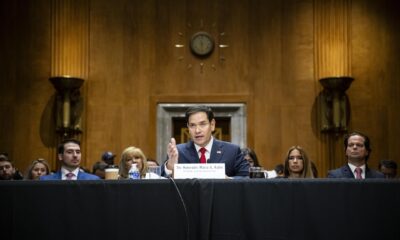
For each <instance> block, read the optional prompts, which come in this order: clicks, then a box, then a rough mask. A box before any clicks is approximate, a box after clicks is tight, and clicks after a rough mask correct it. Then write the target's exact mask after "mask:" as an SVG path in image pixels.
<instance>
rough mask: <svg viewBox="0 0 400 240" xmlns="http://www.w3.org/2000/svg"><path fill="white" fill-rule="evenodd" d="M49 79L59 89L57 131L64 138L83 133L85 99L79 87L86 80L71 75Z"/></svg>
mask: <svg viewBox="0 0 400 240" xmlns="http://www.w3.org/2000/svg"><path fill="white" fill-rule="evenodd" d="M49 80H50V82H51V83H52V84H53V86H54V88H55V89H56V90H57V97H56V126H57V132H58V133H59V134H60V135H61V137H62V138H71V137H74V136H76V135H78V134H81V133H82V130H81V126H80V125H81V116H82V111H83V100H82V97H81V95H80V91H79V88H80V87H81V86H82V84H83V82H84V80H83V79H81V78H76V77H70V76H61V77H51V78H50V79H49Z"/></svg>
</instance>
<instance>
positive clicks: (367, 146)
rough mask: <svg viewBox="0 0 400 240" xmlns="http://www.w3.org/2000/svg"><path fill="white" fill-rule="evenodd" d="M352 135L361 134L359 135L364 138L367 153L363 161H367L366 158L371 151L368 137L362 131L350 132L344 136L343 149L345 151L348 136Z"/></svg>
mask: <svg viewBox="0 0 400 240" xmlns="http://www.w3.org/2000/svg"><path fill="white" fill-rule="evenodd" d="M352 136H361V137H363V138H364V147H365V149H367V151H368V155H367V156H366V157H365V161H367V160H368V158H369V155H371V151H372V149H371V145H370V141H369V137H368V136H367V135H365V134H364V133H361V132H352V133H349V134H347V135H346V136H345V137H344V150H345V151H346V149H347V145H348V143H349V138H350V137H352Z"/></svg>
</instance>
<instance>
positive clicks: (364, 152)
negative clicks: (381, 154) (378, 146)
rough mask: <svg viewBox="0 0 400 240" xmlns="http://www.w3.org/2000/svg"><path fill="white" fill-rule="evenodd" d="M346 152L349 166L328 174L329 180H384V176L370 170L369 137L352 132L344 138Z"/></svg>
mask: <svg viewBox="0 0 400 240" xmlns="http://www.w3.org/2000/svg"><path fill="white" fill-rule="evenodd" d="M344 150H345V154H346V158H347V164H346V165H344V166H342V167H340V168H337V169H334V170H330V171H329V172H328V178H352V179H364V178H384V176H383V174H382V173H380V172H378V171H375V170H372V169H369V168H368V164H367V162H368V158H369V155H370V154H371V151H372V149H371V146H370V141H369V138H368V136H367V135H365V134H363V133H360V132H352V133H350V134H348V135H346V136H345V138H344Z"/></svg>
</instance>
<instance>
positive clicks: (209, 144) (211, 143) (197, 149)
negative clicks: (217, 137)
mask: <svg viewBox="0 0 400 240" xmlns="http://www.w3.org/2000/svg"><path fill="white" fill-rule="evenodd" d="M213 142H214V137H213V136H211V140H210V141H209V142H208V143H207V145H206V146H205V147H204V148H205V149H206V150H207V152H209V153H210V152H211V148H212V145H213ZM194 147H195V148H196V152H199V151H200V148H202V147H200V146H199V145H197V144H194Z"/></svg>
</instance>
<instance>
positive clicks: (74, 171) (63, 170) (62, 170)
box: [61, 167, 80, 179]
mask: <svg viewBox="0 0 400 240" xmlns="http://www.w3.org/2000/svg"><path fill="white" fill-rule="evenodd" d="M79 171H80V169H79V168H75V169H74V170H73V171H69V170H68V169H66V168H64V167H61V179H66V178H67V177H66V176H65V175H66V174H67V173H70V172H72V173H73V174H74V175H75V177H76V179H78V174H79Z"/></svg>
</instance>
